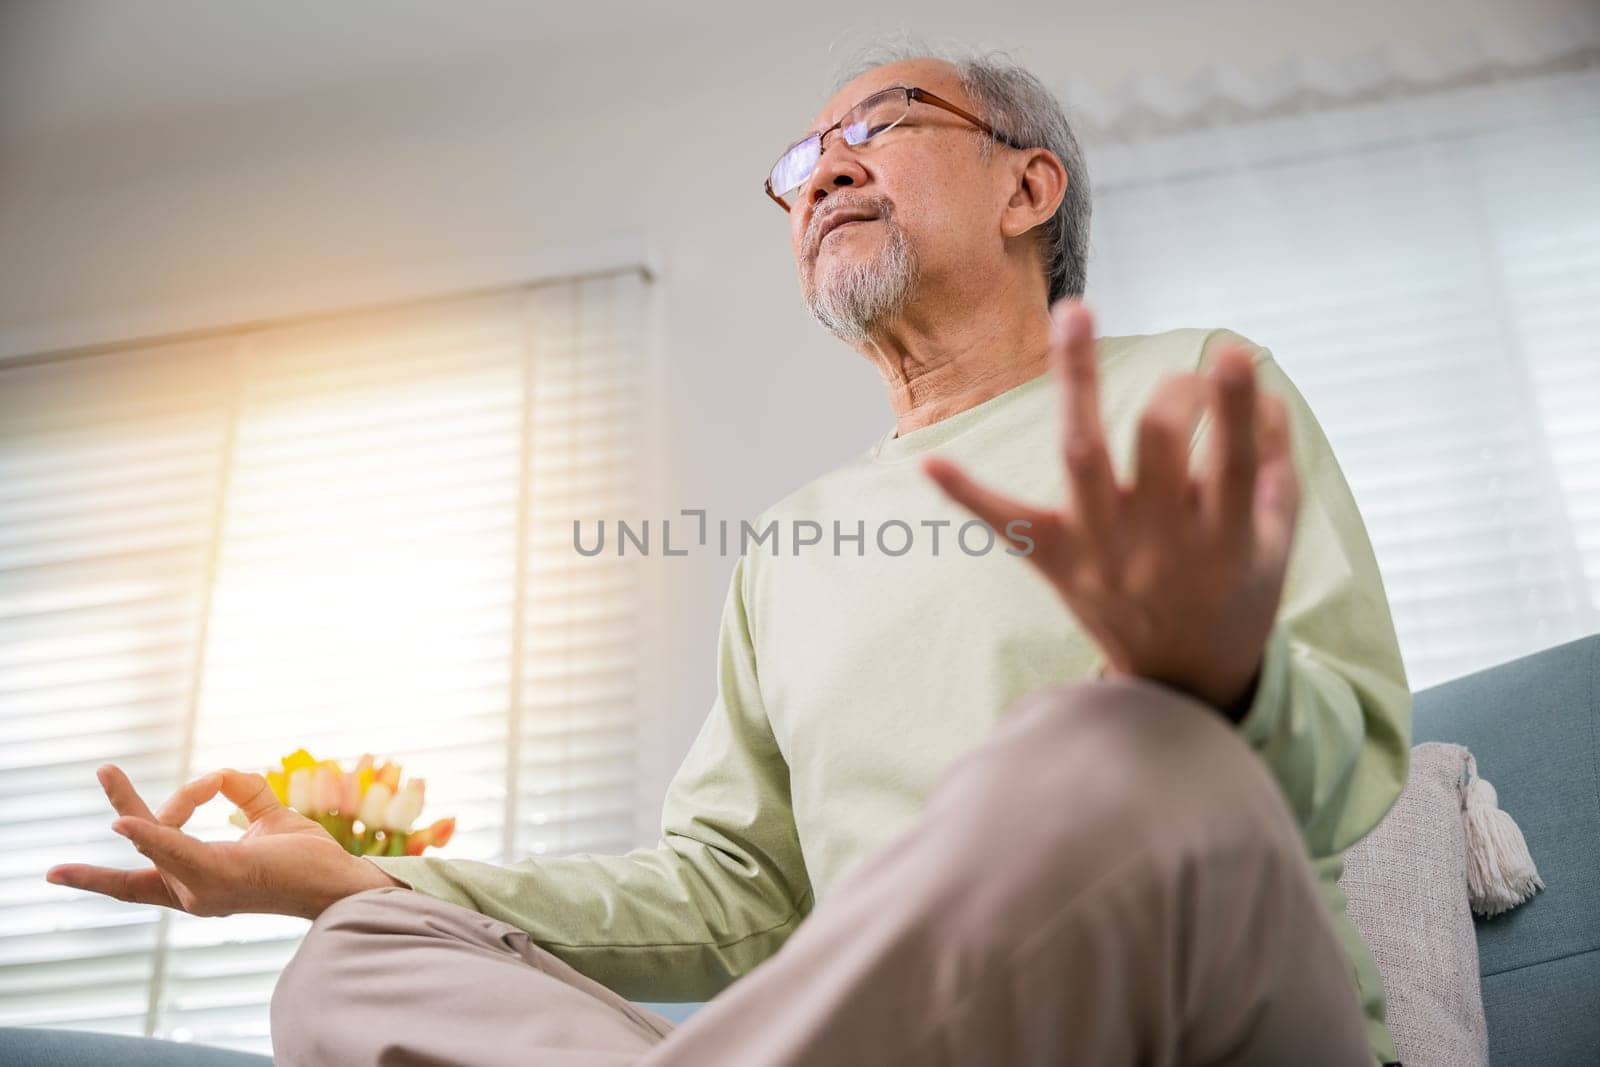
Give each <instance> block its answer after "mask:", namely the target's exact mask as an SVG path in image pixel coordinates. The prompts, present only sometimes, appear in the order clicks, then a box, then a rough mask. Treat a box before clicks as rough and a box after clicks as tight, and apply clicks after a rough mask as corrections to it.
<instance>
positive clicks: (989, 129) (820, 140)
mask: <svg viewBox="0 0 1600 1067" xmlns="http://www.w3.org/2000/svg"><path fill="white" fill-rule="evenodd" d="M895 89H898V90H900V91H901V92H904V93H905V94H906V114H907V115H909V114H911V105H912V104H913V103H916V102H917V101H919V100H920V101H921V102H922V103H924V104H932V105H933V106H934V107H937V108H942V109H943V110H945V111H948V112H950V114H952V115H955V116H956V117H958V118H962V119H966V120H967V121H968V122H970V123H972V124H973V125H974V126H976V127H977V128H978V129H980V130H982V131H983V132H984V133H986V134H988V135H989V136H990V137H993V138H994V139H995V140H996V141H999V142H1000V143H1001V144H1003V145H1005V146H1006V147H1007V148H1026V147H1027V146H1026V145H1024V144H1021V143H1020V142H1018V141H1017V140H1016V139H1015V138H1013V137H1009V136H1007V135H1006V134H1003V133H1001V132H1000V131H999V130H997V129H995V128H994V127H993V126H991V125H989V124H988V123H987V122H985V121H983V120H982V119H980V118H979V117H978V116H976V115H974V114H973V113H972V112H970V111H968V110H966V109H965V108H962V107H958V106H956V105H955V104H952V103H951V102H950V101H948V100H946V99H945V98H944V97H942V96H938V95H936V94H934V93H930V92H929V91H928V90H926V89H920V88H918V87H917V86H914V85H886V86H884V87H883V88H882V89H878V90H876V91H874V92H872V93H868V94H867V95H866V96H864V97H862V98H861V99H860V100H857V101H856V102H855V103H854V104H852V105H851V106H850V109H849V110H848V111H846V112H845V113H844V115H842V116H840V118H839V121H838V122H835V123H834V124H833V125H832V126H829V127H828V128H827V129H825V130H823V131H822V132H821V133H811V134H807V135H806V136H804V137H802V138H800V139H799V140H798V141H796V142H794V144H791V145H790V146H789V147H788V148H785V149H784V150H783V151H782V152H781V153H780V154H779V155H778V159H779V160H780V161H781V160H782V159H783V157H784V156H786V155H788V154H789V153H790V152H792V151H794V149H795V148H796V147H797V146H799V145H802V144H805V143H806V142H807V141H809V140H811V138H813V137H815V138H816V139H817V166H821V165H822V157H823V155H825V154H826V153H827V151H828V145H827V140H828V134H830V133H832V132H833V131H834V130H837V129H840V128H842V127H843V126H844V120H845V119H846V118H848V117H849V116H850V114H851V113H852V112H854V111H855V110H856V108H858V107H860V106H861V105H862V104H865V103H866V102H867V101H868V100H871V99H872V98H873V97H875V96H879V95H881V94H883V93H887V92H890V91H892V90H895ZM904 121H905V116H904V115H902V116H901V117H900V118H899V119H896V120H895V123H894V126H898V125H900V123H902V122H904ZM894 126H889V127H886V128H884V129H882V130H879V131H878V133H875V134H873V135H872V136H873V137H876V136H878V135H879V134H883V133H887V132H889V130H892V129H894ZM871 139H872V138H871V137H869V138H867V139H866V140H863V141H862V142H861V143H862V144H865V143H866V142H867V141H869V140H871ZM846 143H848V142H846ZM852 147H854V146H852ZM773 167H774V168H776V167H777V164H776V163H774V164H773ZM816 172H817V168H816V167H812V168H811V174H808V175H806V177H805V180H804V181H802V182H801V183H800V185H804V184H805V183H806V182H808V181H810V180H811V176H812V175H813V174H816ZM800 185H797V186H795V188H796V189H798V188H800ZM761 187H762V188H763V189H765V190H766V193H767V195H768V196H769V197H771V198H772V200H773V202H774V203H776V204H777V205H778V206H779V207H781V208H783V210H784V213H785V214H787V213H789V212H792V211H793V210H794V209H793V208H792V207H790V206H789V204H788V203H787V202H786V201H785V200H784V199H783V197H781V196H779V195H778V194H777V193H775V192H773V191H772V174H771V172H770V171H769V172H768V174H767V177H766V178H765V179H764V180H763V181H762V183H761Z"/></svg>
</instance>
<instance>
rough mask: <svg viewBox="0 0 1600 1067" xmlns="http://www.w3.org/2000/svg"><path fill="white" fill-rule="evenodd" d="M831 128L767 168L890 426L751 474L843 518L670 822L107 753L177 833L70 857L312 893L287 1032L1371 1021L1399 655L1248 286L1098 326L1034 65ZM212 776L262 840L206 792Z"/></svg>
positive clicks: (1136, 1046)
mask: <svg viewBox="0 0 1600 1067" xmlns="http://www.w3.org/2000/svg"><path fill="white" fill-rule="evenodd" d="M812 129H813V130H814V131H816V132H814V133H812V134H810V135H808V136H807V137H806V138H804V139H802V140H800V141H798V142H796V143H795V144H794V145H793V146H792V147H791V148H790V149H789V150H788V151H787V152H785V153H784V154H783V156H782V158H781V159H780V160H779V161H778V163H777V165H776V166H775V167H774V168H773V170H772V173H771V176H770V178H769V180H768V183H767V193H768V195H769V196H771V197H772V198H773V199H774V200H775V201H777V202H778V204H779V205H781V206H782V207H783V208H784V210H785V211H787V212H788V222H789V230H790V239H791V242H792V245H793V250H794V256H795V261H796V264H797V267H798V271H799V276H800V283H801V289H802V291H803V294H804V296H805V299H806V302H807V305H808V306H809V308H810V309H811V311H812V312H813V313H814V314H815V315H816V317H817V318H818V319H819V320H820V321H821V322H822V323H823V324H824V325H825V326H827V327H828V328H829V329H830V330H831V331H832V332H834V333H835V334H836V335H838V336H839V337H840V338H842V339H843V340H845V341H846V342H847V343H849V344H850V345H852V346H853V347H854V348H856V349H857V350H858V351H859V352H861V353H862V354H863V355H864V356H866V357H867V358H868V359H870V360H871V361H872V362H873V363H874V364H875V365H876V366H877V368H878V370H879V371H880V373H881V374H882V377H883V381H884V385H885V387H886V389H887V391H888V394H889V402H890V405H891V406H892V408H893V410H894V415H895V427H894V430H893V431H892V432H887V433H885V435H884V436H883V437H882V438H881V439H880V440H879V441H877V443H876V444H874V445H873V446H872V447H871V448H870V449H868V450H867V451H866V452H865V453H864V454H862V455H861V456H860V457H859V458H858V459H856V460H855V461H854V462H852V463H850V464H848V465H846V466H845V467H843V468H841V469H839V470H836V471H834V472H832V473H830V474H827V475H825V476H823V477H822V478H819V479H818V480H816V481H815V482H813V483H811V484H810V485H807V486H805V487H804V488H802V489H800V490H799V491H797V492H795V493H793V494H792V495H790V496H789V497H787V498H786V499H784V500H783V501H781V502H780V503H778V504H777V505H775V506H774V507H773V508H771V509H769V510H768V511H767V512H766V513H765V514H764V515H763V516H762V517H761V519H760V520H758V522H757V524H756V525H757V526H758V527H761V526H765V525H767V524H769V523H771V522H777V523H779V524H780V527H782V526H785V525H796V524H800V523H806V524H815V525H814V526H808V529H822V530H825V531H827V533H828V534H829V535H830V536H828V537H827V538H825V540H824V543H823V546H822V547H821V548H813V549H812V550H811V551H806V552H802V551H801V550H800V549H799V547H798V546H797V547H795V548H794V550H793V551H789V550H787V547H785V550H784V551H782V552H772V551H770V547H772V546H769V548H768V549H758V550H757V551H753V552H750V553H748V554H746V555H745V556H744V557H743V558H741V559H740V561H739V563H738V564H737V565H736V566H735V568H734V574H733V580H732V583H731V586H730V588H729V590H728V596H727V602H726V608H725V611H724V614H723V619H722V629H721V637H720V644H719V649H718V695H717V700H716V703H715V706H714V707H713V708H712V710H711V713H710V715H709V717H708V718H707V719H706V721H705V725H704V727H703V728H702V730H701V732H700V735H699V737H698V738H697V739H696V741H695V743H694V745H693V748H692V750H691V751H690V753H689V755H688V757H687V759H686V760H685V761H684V763H683V766H682V768H681V769H680V771H679V772H678V774H677V776H676V777H675V779H674V780H673V782H672V784H671V787H670V790H669V793H668V795H667V798H666V804H665V811H664V814H663V820H662V838H661V841H660V843H659V844H658V845H657V846H656V847H655V848H650V849H639V850H635V851H633V852H630V853H628V854H627V855H624V856H597V855H577V856H565V857H559V858H536V859H529V860H525V861H522V862H520V863H517V864H514V865H512V866H509V867H499V866H493V865H490V864H486V863H476V862H470V861H463V860H447V859H435V858H410V859H378V860H363V859H356V858H354V857H350V856H348V855H346V854H344V853H343V852H342V851H341V850H339V849H338V847H337V845H334V844H333V843H332V841H331V839H329V838H327V836H326V835H325V834H324V833H322V831H321V830H320V828H318V827H316V826H315V825H314V824H312V823H310V822H309V821H308V820H305V819H303V818H301V817H300V816H298V815H296V814H295V813H293V812H290V811H287V810H285V809H284V808H282V807H279V806H278V805H277V803H276V802H275V801H274V800H273V799H272V795H271V793H270V791H268V790H267V789H266V788H265V787H264V783H262V781H261V780H260V779H259V778H257V777H256V776H253V775H245V774H240V773H238V772H236V771H222V772H218V773H216V774H212V775H208V776H206V777H204V778H202V779H199V780H197V781H196V782H194V783H191V784H190V785H189V786H186V787H185V789H184V790H182V791H180V793H179V794H178V795H177V796H175V797H174V798H173V800H172V801H171V802H170V803H169V805H168V807H167V808H166V809H164V810H163V811H162V812H161V813H160V814H159V815H152V814H151V813H150V812H149V811H148V809H146V808H145V807H144V805H143V803H142V802H141V801H139V799H138V797H137V795H136V794H134V793H133V790H132V788H131V786H130V785H129V784H128V782H127V780H126V779H125V778H124V777H122V775H121V773H120V772H119V771H117V770H115V769H114V768H107V769H105V771H104V773H103V779H104V781H105V783H106V785H107V790H108V792H109V793H110V794H111V796H112V800H113V802H114V803H115V805H116V806H117V808H118V810H119V811H121V812H122V815H123V817H122V818H120V819H119V820H117V823H116V826H117V828H118V830H119V832H122V833H125V834H126V835H127V836H128V837H130V838H131V839H132V840H133V841H134V843H135V844H136V845H137V846H138V847H139V848H140V850H141V851H143V852H144V853H145V854H146V855H148V856H149V857H150V858H151V859H152V860H154V862H155V864H156V866H155V867H154V868H152V869H151V870H149V871H146V872H142V873H131V874H130V873H126V872H123V873H121V875H120V877H118V876H117V875H114V874H111V873H105V872H95V871H94V870H93V869H89V868H82V867H76V866H74V867H68V868H61V869H58V870H57V871H56V872H53V877H56V878H57V880H61V881H68V882H71V883H73V884H79V885H82V886H84V887H85V888H92V889H97V890H99V891H102V892H110V893H112V894H113V895H117V896H121V897H123V898H124V899H138V900H147V901H150V902H152V903H159V904H165V905H167V906H171V907H182V908H187V909H188V910H191V911H195V912H197V913H200V914H219V913H226V912H232V911H244V910H257V911H288V912H292V913H295V914H302V915H306V916H309V917H312V918H314V919H315V921H314V923H313V924H312V927H311V930H310V932H309V934H308V935H307V937H306V939H305V942H304V944H303V945H302V947H301V948H300V951H299V953H298V954H297V955H296V956H295V958H294V959H293V961H292V962H291V963H290V964H289V967H288V969H287V970H286V971H285V972H284V974H283V976H282V979H281V980H280V982H279V985H278V987H277V990H276V993H275V996H274V999H273V1013H272V1014H273V1038H274V1042H275V1046H276V1049H277V1052H278V1056H279V1059H280V1062H283V1063H289V1064H317V1063H326V1064H354V1063H373V1062H382V1063H388V1064H425V1063H426V1064H437V1063H461V1064H502V1063H504V1064H511V1063H552V1064H557V1063H559V1064H580V1063H581V1064H602V1063H604V1064H624V1063H627V1064H633V1063H643V1064H693V1065H696V1067H705V1065H710V1064H796V1065H798V1064H811V1065H821V1064H828V1065H833V1064H850V1063H861V1064H902V1063H904V1064H912V1063H915V1064H976V1065H983V1064H1013V1063H1015V1064H1040V1065H1043V1064H1063V1063H1082V1064H1114V1063H1135V1062H1137V1063H1146V1062H1148V1063H1250V1064H1275V1063H1288V1062H1293V1063H1341V1064H1344V1063H1368V1064H1370V1063H1372V1062H1374V1061H1381V1060H1392V1059H1394V1058H1395V1057H1394V1049H1393V1046H1392V1044H1391V1043H1390V1040H1389V1037H1388V1034H1387V1032H1386V1031H1385V1029H1384V1023H1383V994H1382V988H1381V986H1380V984H1379V982H1378V978H1377V975H1376V972H1375V969H1374V967H1373V964H1372V961H1371V957H1370V955H1369V954H1368V953H1367V951H1366V948H1365V946H1364V945H1363V944H1362V943H1361V940H1360V937H1359V936H1358V935H1357V934H1356V932H1355V930H1354V928H1353V927H1352V926H1351V924H1350V922H1349V921H1348V919H1347V918H1346V916H1345V914H1344V907H1343V898H1342V897H1341V896H1340V894H1339V891H1338V888H1337V886H1336V883H1335V879H1336V877H1337V875H1338V872H1339V863H1340V859H1339V857H1340V854H1341V852H1342V850H1344V849H1345V848H1347V847H1348V846H1349V845H1350V844H1352V843H1353V842H1355V841H1356V840H1357V839H1359V838H1360V837H1361V836H1362V835H1363V834H1365V833H1366V832H1367V831H1368V830H1369V829H1371V827H1372V826H1373V825H1374V824H1375V823H1376V822H1377V821H1378V820H1379V819H1380V818H1381V817H1382V815H1383V814H1384V812H1385V811H1386V810H1387V808H1388V807H1389V805H1390V803H1391V802H1392V801H1393V799H1394V798H1395V796H1396V795H1397V794H1398V792H1399V790H1400V787H1401V784H1402V782H1403V781H1404V778H1405V771H1406V756H1407V739H1408V731H1409V715H1410V696H1409V689H1408V686H1407V684H1406V679H1405V674H1404V670H1403V668H1402V665H1401V660H1400V656H1399V653H1398V649H1397V646H1396V641H1395V635H1394V630H1393V626H1392V623H1391V621H1390V617H1389V611H1388V607H1387V603H1386V600H1385V597H1384V593H1383V587H1382V584H1381V581H1380V579H1379V575H1378V570H1377V566H1376V564H1375V562H1374V559H1373V555H1372V550H1371V548H1370V545H1369V544H1368V540H1367V537H1366V534H1365V531H1364V529H1363V526H1362V523H1361V519H1360V516H1359V515H1358V513H1357V511H1356V507H1355V503H1354V501H1353V500H1352V499H1351V495H1350V491H1349V489H1348V487H1347V486H1346V484H1345V481H1344V479H1343V477H1342V475H1341V473H1340V470H1339V467H1338V465H1337V463H1336V462H1335V461H1334V457H1333V455H1332V453H1331V451H1330V449H1329V447H1328V443H1327V441H1326V439H1325V438H1324V436H1323V434H1322V432H1321V431H1320V429H1319V428H1318V426H1317V423H1316V421H1315V419H1314V418H1313V416H1312V414H1311V412H1310V410H1309V409H1308V408H1307V407H1306V405H1305V402H1304V401H1303V400H1302V398H1301V397H1300V395H1299V393H1298V392H1297V391H1296V390H1295V388H1294V386H1293V385H1292V384H1291V383H1290V381H1289V380H1288V379H1287V378H1286V377H1285V376H1284V373H1283V371H1282V370H1281V369H1279V367H1278V366H1277V364H1276V363H1275V362H1273V360H1272V358H1271V356H1270V355H1269V354H1268V353H1267V352H1266V351H1264V350H1263V349H1261V348H1259V347H1257V346H1255V345H1253V344H1250V343H1249V342H1246V341H1245V340H1244V339H1242V338H1240V337H1238V336H1236V335H1233V334H1230V333H1227V332H1226V331H1221V330H1215V331H1205V330H1178V331H1174V332H1171V333H1166V334H1160V335H1155V336H1139V337H1111V338H1100V339H1099V340H1098V341H1096V340H1095V339H1094V338H1093V335H1092V326H1091V323H1090V319H1089V314H1088V312H1087V311H1086V310H1084V308H1083V307H1082V306H1080V305H1079V304H1078V303H1077V302H1076V298H1077V297H1078V296H1080V295H1081V294H1082V291H1083V285H1084V273H1085V272H1084V261H1085V255H1086V247H1087V235H1088V219H1089V195H1088V186H1087V181H1086V177H1085V173H1084V168H1083V164H1082V159H1081V155H1080V153H1079V150H1078V147H1077V145H1076V143H1075V141H1074V139H1073V137H1072V134H1071V132H1070V130H1069V128H1068V126H1067V123H1066V120H1065V119H1064V118H1063V116H1062V114H1061V111H1060V109H1059V107H1058V105H1057V104H1056V103H1055V101H1054V100H1053V99H1052V97H1051V96H1050V94H1049V93H1048V92H1047V91H1046V90H1045V89H1044V88H1043V86H1042V85H1041V84H1040V83H1039V82H1038V81H1037V80H1036V79H1034V78H1033V77H1032V76H1030V75H1028V74H1027V73H1026V72H1024V71H1021V70H1019V69H1017V68H1015V67H1012V66H1009V65H1007V64H1004V63H999V62H994V61H990V60H987V59H983V58H962V59H958V60H956V61H947V60H940V59H931V58H902V59H899V60H897V61H894V62H889V63H886V64H881V65H875V66H872V67H870V68H869V69H867V70H865V71H864V72H863V73H860V74H859V75H858V76H857V77H855V78H854V79H853V80H850V81H849V82H848V84H846V85H844V87H843V88H842V89H840V90H839V91H838V93H837V94H836V95H835V96H834V97H833V98H832V99H831V100H830V101H829V102H828V103H827V105H826V106H825V107H823V109H822V110H821V111H820V112H818V114H817V115H816V116H815V118H814V120H813V122H812ZM1052 368H1053V370H1054V373H1052ZM974 516H976V518H974ZM978 520H982V522H981V523H980V522H978ZM885 529H890V530H892V531H893V532H892V533H891V534H890V535H888V536H885V535H883V533H882V531H884V530H885ZM908 532H909V533H913V534H914V535H915V536H913V537H909V538H908V537H906V536H905V534H906V533H908ZM941 534H942V535H943V536H942V538H941V536H940V535H941ZM930 535H931V536H930ZM996 538H997V540H996ZM784 544H785V546H787V541H785V542H784ZM1002 549H1003V550H1002ZM219 790H220V791H221V792H222V793H224V794H226V795H227V796H228V797H230V798H232V799H234V800H235V801H236V802H238V803H239V804H240V805H241V806H242V807H244V809H245V811H246V813H247V814H248V815H249V817H250V819H251V823H252V825H251V829H250V831H249V832H248V833H247V835H246V837H245V838H244V840H243V841H241V842H239V843H212V844H203V843H201V842H198V841H195V840H194V839H192V838H190V837H188V836H187V835H185V834H183V833H182V831H181V829H179V827H181V826H182V825H183V823H184V822H185V820H186V819H187V818H188V816H189V814H190V812H192V810H193V808H194V806H195V805H196V804H197V803H200V802H203V801H204V800H205V799H207V798H208V797H210V796H212V795H215V793H216V792H218V791H219ZM724 990H725V991H724ZM715 994H720V995H717V996H716V999H715V1000H714V1001H712V1003H710V1004H709V1005H707V1006H706V1007H705V1008H703V1009H702V1010H701V1011H699V1012H698V1013H697V1014H696V1015H694V1016H693V1017H692V1018H690V1019H689V1020H688V1021H687V1022H686V1023H685V1024H684V1025H682V1026H681V1027H678V1028H676V1029H674V1028H673V1026H672V1025H671V1024H670V1023H668V1022H667V1021H666V1020H665V1019H663V1018H661V1017H659V1016H657V1015H655V1014H653V1013H651V1012H648V1011H644V1010H641V1009H639V1008H637V1007H635V1006H634V1005H633V1004H632V1003H630V1001H629V999H625V998H632V999H634V1000H697V999H705V998H710V997H712V996H713V995H715Z"/></svg>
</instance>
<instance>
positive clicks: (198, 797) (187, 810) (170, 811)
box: [156, 771, 221, 827]
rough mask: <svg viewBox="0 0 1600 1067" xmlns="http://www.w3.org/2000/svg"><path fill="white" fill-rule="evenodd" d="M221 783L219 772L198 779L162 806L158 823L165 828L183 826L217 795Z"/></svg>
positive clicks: (157, 819) (157, 817)
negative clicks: (195, 811) (197, 810)
mask: <svg viewBox="0 0 1600 1067" xmlns="http://www.w3.org/2000/svg"><path fill="white" fill-rule="evenodd" d="M220 783H221V774H220V772H218V771H213V772H211V773H210V774H207V775H203V776H202V777H199V778H196V779H195V780H194V781H192V782H190V783H189V784H188V785H186V786H184V787H183V788H181V789H179V790H178V791H177V792H176V793H174V794H172V797H171V798H170V799H169V800H168V801H167V802H166V803H165V804H163V805H161V811H160V812H158V813H157V815H156V821H157V822H159V823H161V824H162V825H164V826H174V827H177V826H182V825H183V824H184V823H186V822H188V821H189V816H191V815H193V814H194V809H196V808H198V807H199V806H200V805H202V804H204V803H205V802H206V801H208V800H210V799H211V798H212V797H214V796H216V795H217V789H218V788H219V786H220Z"/></svg>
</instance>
